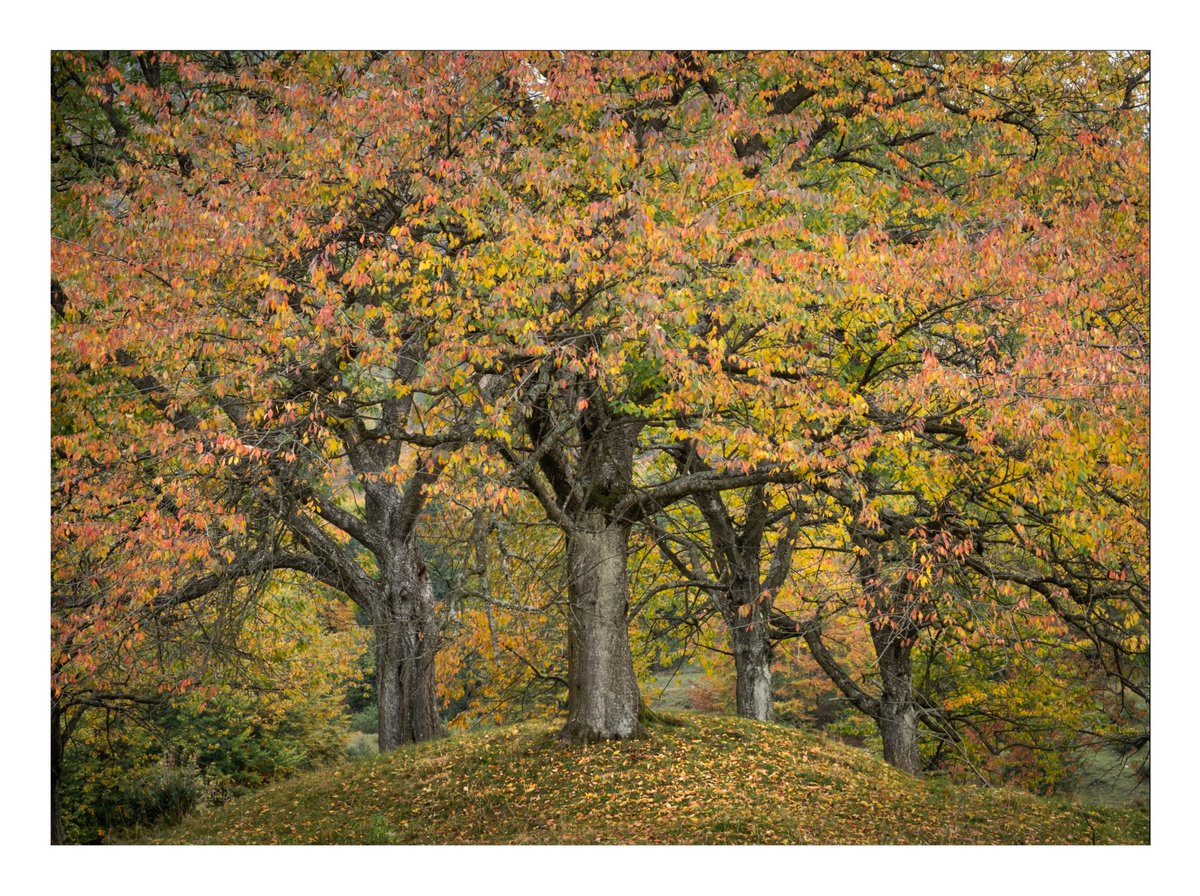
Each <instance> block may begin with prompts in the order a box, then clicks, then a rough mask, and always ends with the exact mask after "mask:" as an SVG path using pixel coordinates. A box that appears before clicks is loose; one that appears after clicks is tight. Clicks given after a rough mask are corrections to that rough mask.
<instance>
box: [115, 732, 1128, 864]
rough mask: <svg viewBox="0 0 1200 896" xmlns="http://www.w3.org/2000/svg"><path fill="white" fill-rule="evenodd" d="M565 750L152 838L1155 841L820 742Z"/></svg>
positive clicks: (403, 764)
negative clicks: (922, 776) (906, 771)
mask: <svg viewBox="0 0 1200 896" xmlns="http://www.w3.org/2000/svg"><path fill="white" fill-rule="evenodd" d="M674 720H675V721H676V722H681V723H682V724H681V725H679V726H665V725H655V726H653V727H652V729H651V737H650V738H648V739H645V740H639V741H632V742H626V743H614V744H592V745H586V746H565V745H562V744H560V743H558V742H557V740H556V739H555V734H556V732H557V726H556V725H553V724H551V723H549V722H539V723H527V724H523V725H514V726H511V727H507V728H498V729H493V730H490V731H486V732H481V733H477V734H469V735H460V736H456V737H453V738H450V739H447V740H442V741H437V742H433V743H426V744H419V745H416V746H412V747H407V748H404V749H401V750H398V751H396V752H394V753H391V754H389V755H386V756H378V757H375V758H371V759H363V760H359V761H356V762H353V763H346V764H342V765H338V766H335V767H332V768H328V769H324V770H321V771H319V772H312V773H308V774H304V775H300V776H298V777H295V778H292V779H290V780H287V781H284V782H281V783H278V784H275V785H272V786H270V787H266V788H264V789H262V790H260V791H257V792H255V793H252V794H249V795H246V796H244V797H242V798H239V799H237V800H234V801H232V802H230V803H227V804H226V805H224V806H221V807H219V808H217V809H213V810H210V811H206V812H202V813H198V814H195V815H193V816H192V817H191V818H189V819H187V820H185V821H184V822H183V823H182V824H181V825H179V826H177V827H174V828H170V829H164V830H158V831H151V832H142V833H140V834H137V835H130V834H128V833H127V834H126V835H125V836H124V837H123V838H120V839H121V841H122V842H141V843H231V844H232V843H258V844H262V843H375V844H396V843H435V844H440V843H706V844H707V843H1093V842H1095V843H1147V842H1149V816H1148V814H1147V813H1146V812H1145V811H1141V810H1131V809H1118V808H1105V809H1096V808H1087V809H1085V808H1081V807H1078V806H1072V805H1070V804H1068V803H1063V802H1056V801H1052V800H1046V799H1039V798H1037V797H1034V796H1030V795H1029V794H1026V793H1022V792H1018V791H1012V790H1000V789H982V788H974V787H958V786H952V785H949V784H947V783H945V782H940V781H919V780H916V779H913V778H910V777H908V776H906V775H903V774H901V773H900V772H897V771H895V770H894V769H892V768H890V767H889V766H887V765H885V764H884V763H882V762H880V761H879V760H877V759H875V758H874V757H872V756H871V755H869V754H867V753H865V752H863V751H861V750H856V749H854V748H852V747H848V746H844V745H842V744H838V743H835V742H832V741H830V740H828V739H826V738H824V737H823V736H821V735H818V734H813V733H809V732H804V731H798V730H796V729H794V728H788V727H784V726H780V725H763V724H760V723H755V722H750V721H746V720H743V719H736V718H730V717H725V716H714V715H701V714H693V713H681V714H677V715H676V716H674Z"/></svg>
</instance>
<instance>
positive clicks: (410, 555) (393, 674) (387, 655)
mask: <svg viewBox="0 0 1200 896" xmlns="http://www.w3.org/2000/svg"><path fill="white" fill-rule="evenodd" d="M371 615H372V619H371V623H372V626H373V627H374V630H375V681H376V688H377V691H378V698H379V750H380V752H387V751H389V750H393V749H395V748H396V747H398V746H400V745H401V744H407V743H416V742H419V741H424V740H430V739H431V738H434V737H438V736H439V735H441V734H442V733H443V729H442V723H441V719H440V717H439V715H438V707H437V682H436V680H435V677H434V653H435V650H436V647H437V635H438V627H437V617H436V615H435V613H434V600H433V584H432V582H431V581H430V578H429V572H428V570H427V569H426V568H425V564H424V562H423V560H422V558H421V554H420V549H419V548H418V547H417V545H416V542H415V541H414V540H409V541H406V542H403V543H401V544H398V545H396V546H395V549H394V550H393V551H391V552H390V553H389V554H388V555H387V556H386V557H385V569H384V581H383V587H382V589H381V593H380V595H379V597H378V599H377V600H376V601H375V604H374V606H373V607H372V611H371Z"/></svg>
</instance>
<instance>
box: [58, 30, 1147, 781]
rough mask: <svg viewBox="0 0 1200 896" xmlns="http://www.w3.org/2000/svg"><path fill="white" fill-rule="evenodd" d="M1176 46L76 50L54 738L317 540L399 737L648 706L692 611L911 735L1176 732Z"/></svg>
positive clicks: (66, 204) (991, 753) (313, 571)
mask: <svg viewBox="0 0 1200 896" xmlns="http://www.w3.org/2000/svg"><path fill="white" fill-rule="evenodd" d="M1148 72H1149V62H1148V55H1147V54H1144V53H1073V52H1053V53H1052V52H1045V53H998V52H995V53H993V52H977V53H952V52H943V53H926V52H902V53H890V52H869V53H865V52H864V53H858V52H855V53H848V52H838V53H776V52H750V53H744V52H719V53H700V52H695V53H691V52H646V53H642V52H637V53H624V52H622V53H578V52H576V53H552V52H535V53H450V52H444V53H443V52H438V53H434V52H426V53H262V54H256V53H216V54H203V53H187V54H169V53H135V54H107V53H106V54H96V53H62V54H57V55H56V56H55V58H54V66H53V88H54V96H55V100H54V110H53V111H54V114H53V128H52V151H53V155H54V187H55V198H54V203H53V211H54V219H53V232H52V237H53V242H52V246H53V253H52V284H51V293H52V306H53V311H54V316H53V323H52V336H53V356H52V376H53V388H54V392H53V412H54V432H53V434H52V445H51V450H52V457H53V465H54V467H53V469H54V481H53V492H52V496H51V500H52V508H53V516H54V532H53V556H54V561H53V563H54V566H53V570H52V573H53V581H54V592H53V615H52V632H53V652H52V681H51V687H52V705H53V707H54V712H55V722H54V726H55V731H54V737H55V738H56V741H55V742H56V743H59V742H60V741H61V739H62V738H63V737H64V736H66V737H69V735H70V733H71V725H72V724H75V723H73V722H71V721H70V720H71V719H75V718H77V717H79V715H80V714H81V713H83V712H84V711H85V709H86V708H88V707H91V708H96V707H98V706H102V705H104V706H114V705H129V704H136V703H138V702H139V701H141V700H143V699H146V695H147V694H148V693H160V694H183V693H185V692H189V691H191V690H194V689H195V688H201V687H212V686H213V682H214V681H215V680H216V679H212V676H213V673H212V672H211V669H212V668H214V667H213V666H211V665H210V664H209V663H208V660H210V659H212V657H210V656H208V655H206V656H205V657H204V658H203V659H204V661H203V662H201V661H200V660H199V659H198V658H197V657H196V656H195V653H194V650H192V649H191V648H189V646H188V645H192V646H194V645H195V644H196V643H198V639H200V638H202V636H203V634H204V633H205V632H207V631H209V630H210V629H212V628H214V627H216V628H218V629H220V631H222V632H227V633H233V632H234V631H235V630H236V631H257V630H258V629H256V628H255V626H256V625H258V624H259V623H258V622H257V621H255V622H254V623H253V624H250V622H248V621H253V620H258V619H259V617H260V616H261V614H262V613H263V612H264V610H263V608H264V607H266V606H268V605H269V601H267V600H266V595H269V594H270V593H272V592H271V590H270V589H271V588H272V587H273V586H272V584H271V583H272V582H276V581H278V580H279V578H280V577H281V576H283V577H285V578H287V580H288V581H290V582H293V583H302V582H308V583H312V586H313V590H312V591H311V592H307V593H308V594H309V599H310V600H312V601H315V602H316V603H318V604H323V603H328V602H330V601H332V602H334V603H338V602H342V603H344V605H345V606H351V605H357V607H358V610H359V613H360V615H361V617H362V618H363V619H365V620H366V622H367V625H368V627H369V629H370V633H371V639H372V642H373V644H374V649H375V660H374V662H375V673H376V678H375V685H374V686H375V689H376V697H377V699H378V700H379V706H380V728H379V735H380V743H381V747H383V748H384V749H390V748H391V747H394V746H396V745H398V744H400V743H404V742H408V741H415V740H424V739H427V738H430V737H435V736H437V735H439V734H441V733H442V732H443V722H444V721H445V720H446V719H444V718H443V716H446V717H449V716H458V717H459V724H477V723H480V722H482V721H485V720H493V719H503V718H506V717H512V715H514V714H528V713H536V714H541V713H547V712H557V711H559V710H560V709H565V710H566V712H567V723H566V727H565V728H564V730H563V737H564V738H565V739H567V740H572V741H591V740H606V739H624V738H629V737H637V736H640V735H642V734H644V733H645V731H646V727H645V720H646V714H645V707H644V703H643V701H642V700H641V698H640V695H639V689H638V683H637V682H638V676H639V675H641V676H643V677H644V676H646V675H648V674H651V673H652V672H653V671H654V670H655V669H661V668H663V667H664V666H665V665H667V664H669V663H670V662H673V661H674V660H677V659H679V658H681V657H684V658H686V657H688V656H691V655H692V654H693V652H694V651H695V650H696V649H707V650H709V651H717V652H721V651H723V652H724V653H723V654H721V655H724V654H729V655H731V656H732V658H733V661H732V663H731V666H730V668H732V669H734V670H735V672H736V679H737V683H736V701H735V705H736V708H737V710H738V712H740V713H742V714H744V715H750V716H753V717H755V718H760V719H769V718H771V717H772V714H773V709H772V687H773V684H772V683H773V681H774V682H775V683H776V684H778V683H779V675H780V671H779V669H780V666H779V664H778V661H779V660H780V659H781V658H783V657H784V656H791V655H793V654H795V656H796V659H795V660H794V663H796V664H799V665H794V666H793V667H792V668H793V672H796V674H801V672H802V674H803V675H804V676H808V677H809V678H811V677H812V676H814V675H817V676H823V679H822V680H823V681H824V684H823V685H821V688H824V690H825V691H827V692H828V693H829V694H833V695H836V699H837V700H840V701H843V705H844V706H848V707H851V708H852V709H854V710H855V711H857V712H859V713H862V714H863V717H864V718H869V719H870V720H871V721H872V722H873V724H875V725H876V726H877V728H878V732H879V736H880V738H881V743H882V750H883V753H884V755H885V757H886V758H887V759H888V761H890V762H892V764H894V765H896V766H898V767H900V768H901V769H904V770H907V771H910V772H913V773H919V772H920V771H921V769H922V767H924V766H928V765H931V764H932V765H938V766H942V767H948V766H949V765H951V764H955V763H957V766H956V767H957V768H959V769H961V770H966V772H967V773H968V774H972V775H975V776H982V777H985V778H986V777H988V775H989V769H996V770H997V774H1002V775H1005V776H1012V775H1011V774H1010V772H1011V769H1009V765H1010V764H1011V762H1010V761H1011V760H1012V757H1013V755H1014V754H1013V753H1012V749H1013V748H1015V746H1016V745H1018V744H1024V745H1025V746H1026V748H1027V749H1031V750H1032V751H1033V753H1034V754H1038V753H1039V751H1042V752H1045V753H1047V754H1050V753H1055V752H1057V753H1058V754H1062V753H1064V752H1065V751H1066V752H1069V751H1070V750H1072V749H1075V748H1076V747H1078V746H1079V745H1080V744H1081V743H1082V741H1080V740H1079V739H1078V738H1074V737H1073V735H1072V736H1064V735H1062V733H1061V732H1062V730H1063V729H1067V730H1070V731H1075V730H1079V731H1083V730H1086V731H1088V732H1089V733H1090V735H1091V736H1093V737H1094V742H1095V743H1100V742H1101V741H1103V742H1105V743H1112V742H1121V743H1123V744H1126V745H1129V746H1140V745H1142V744H1144V742H1145V741H1146V740H1147V739H1148V723H1147V721H1146V718H1147V713H1148V704H1149V662H1148V659H1149V634H1148V633H1149V549H1148V544H1149V510H1148V504H1149V476H1148V467H1147V464H1148V439H1149V391H1148V375H1149V293H1148V271H1149V236H1148V234H1149V213H1148V210H1149V163H1148V158H1149V156H1148V130H1147V129H1148V92H1149V80H1148V78H1149V74H1148ZM339 595H340V596H339ZM305 612H308V611H305ZM247 625H249V628H247V627H246V626H247ZM631 630H632V633H633V636H632V639H631V634H630V633H631ZM214 643H216V642H214ZM220 643H221V644H223V645H226V646H229V645H234V644H236V643H237V638H236V637H234V636H233V634H229V636H228V637H226V638H225V639H224V640H221V641H220ZM162 645H177V646H175V647H173V648H172V650H171V651H168V652H166V653H164V650H163V649H160V648H161V647H162ZM255 649H256V650H259V649H260V648H255ZM797 651H798V652H799V653H796V652H797ZM800 654H803V655H802V656H801V655H800ZM280 659H282V657H280ZM213 662H214V663H216V660H213ZM773 663H775V669H776V673H775V677H774V679H773V678H772V672H771V669H772V664H773ZM216 665H220V663H216ZM797 670H801V672H797ZM210 679H212V680H210ZM809 693H810V694H811V691H810V692H809ZM793 696H794V695H793ZM788 699H791V698H788ZM1043 734H1045V736H1044V737H1043V736H1042V735H1043ZM1030 743H1032V744H1033V746H1032V747H1029V746H1028V745H1029V744H1030ZM59 755H60V758H61V750H60V751H59ZM1022 755H1024V754H1022ZM1051 765H1052V764H1043V765H1042V766H1039V768H1040V769H1042V771H1041V772H1039V773H1038V774H1039V775H1041V780H1042V781H1043V783H1044V782H1045V781H1046V780H1048V779H1050V778H1054V776H1055V775H1058V774H1061V770H1057V771H1056V770H1055V769H1052V768H1051ZM1016 776H1017V777H1019V775H1016ZM56 780H57V779H56Z"/></svg>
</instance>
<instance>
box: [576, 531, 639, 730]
mask: <svg viewBox="0 0 1200 896" xmlns="http://www.w3.org/2000/svg"><path fill="white" fill-rule="evenodd" d="M628 551H629V526H628V524H626V523H624V522H621V521H609V520H606V519H605V517H604V515H603V514H602V513H600V512H593V513H589V514H586V515H584V518H583V519H581V520H580V521H579V525H578V526H577V527H575V528H573V529H571V530H570V531H569V532H568V533H567V593H568V598H569V607H568V614H569V615H568V621H567V638H568V640H567V659H568V673H567V679H568V685H569V690H570V694H569V699H568V714H567V724H566V727H565V728H564V729H563V731H562V735H561V737H562V739H563V740H567V741H570V742H573V743H581V742H590V741H598V740H626V739H629V738H633V737H640V736H642V735H643V734H644V733H645V731H644V729H643V727H642V724H641V721H640V720H639V714H640V707H641V696H640V694H639V692H638V686H637V679H636V677H635V676H634V673H633V655H632V653H631V651H630V648H629V628H628V622H627V618H626V616H627V613H628V611H629V569H628Z"/></svg>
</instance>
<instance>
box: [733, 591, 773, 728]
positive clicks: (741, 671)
mask: <svg viewBox="0 0 1200 896" xmlns="http://www.w3.org/2000/svg"><path fill="white" fill-rule="evenodd" d="M747 606H748V611H747V612H746V614H745V615H741V614H739V616H738V618H737V620H736V621H735V622H733V623H732V624H731V625H730V629H729V631H730V636H731V641H732V642H733V663H734V668H735V670H736V673H737V685H736V694H737V714H738V715H739V716H742V717H743V718H747V719H758V720H759V721H760V722H769V721H771V719H772V718H773V716H774V702H773V700H772V696H771V638H770V628H769V625H768V622H769V613H770V606H769V603H768V602H767V601H761V600H757V601H755V602H753V603H750V604H748V605H747Z"/></svg>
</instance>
